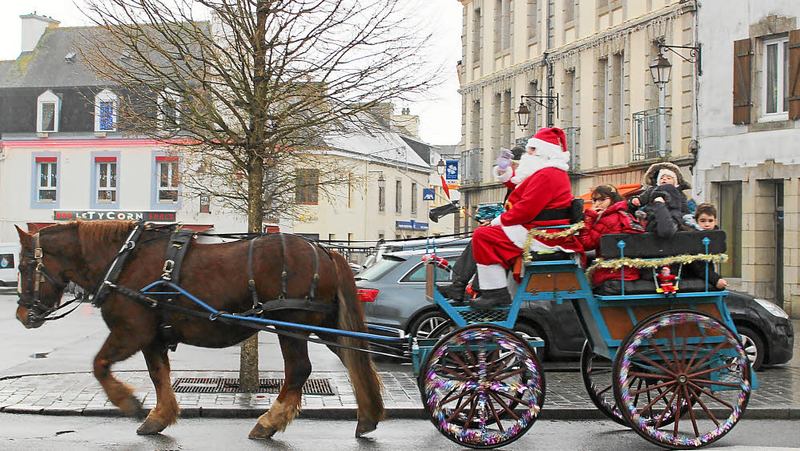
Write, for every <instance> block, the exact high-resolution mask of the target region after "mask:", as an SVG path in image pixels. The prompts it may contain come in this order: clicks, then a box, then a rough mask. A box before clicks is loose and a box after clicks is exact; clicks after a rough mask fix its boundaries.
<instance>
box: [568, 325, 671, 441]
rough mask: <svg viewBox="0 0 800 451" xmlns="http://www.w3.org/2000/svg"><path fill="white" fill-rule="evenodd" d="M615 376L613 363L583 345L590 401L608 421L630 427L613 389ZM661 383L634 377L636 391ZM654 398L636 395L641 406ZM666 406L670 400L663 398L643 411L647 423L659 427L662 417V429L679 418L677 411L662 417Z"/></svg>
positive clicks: (584, 371)
mask: <svg viewBox="0 0 800 451" xmlns="http://www.w3.org/2000/svg"><path fill="white" fill-rule="evenodd" d="M611 375H612V366H611V361H610V360H609V359H607V358H605V357H603V356H600V355H597V354H595V353H594V351H593V350H592V345H591V344H590V343H589V341H588V340H587V341H585V342H583V352H581V376H582V378H583V385H584V387H586V392H587V393H589V399H591V400H592V403H593V404H594V405H595V407H597V409H598V410H600V411H601V412H603V414H604V415H605V416H607V417H608V418H610V419H612V420H614V421H615V422H616V423H618V424H621V425H623V426H630V425H629V424H628V420H626V419H625V416H624V415H623V414H622V411H621V410H620V409H619V407H618V406H617V402H616V400H615V399H614V390H613V389H612V388H613V381H614V379H613V378H612V377H611ZM660 382H661V381H659V380H654V379H649V378H639V377H634V378H633V384H632V386H633V387H634V389H635V390H641V389H642V387H648V386H650V385H657V384H659V383H660ZM658 390H659V389H656V392H657V391H658ZM652 398H653V396H651V394H650V392H649V391H645V392H644V393H643V394H642V395H640V396H634V397H633V403H634V404H636V405H638V406H647V405H648V404H649V403H650V402H651V401H652ZM666 405H667V400H666V399H662V400H660V401H657V402H656V403H655V404H653V405H651V406H650V407H649V408H647V409H646V410H644V411H642V412H640V415H641V416H642V418H643V419H644V420H645V421H646V422H647V424H655V421H656V420H655V418H654V417H656V416H659V415H660V416H659V421H660V424H661V425H662V426H663V425H667V424H670V423H672V420H673V419H674V418H675V415H673V412H672V411H667V412H666V413H664V414H663V415H661V413H662V409H663V408H664V407H666ZM684 410H685V406H684Z"/></svg>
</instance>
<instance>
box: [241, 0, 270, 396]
mask: <svg viewBox="0 0 800 451" xmlns="http://www.w3.org/2000/svg"><path fill="white" fill-rule="evenodd" d="M267 13H268V1H267V0H259V2H258V6H257V9H256V30H255V34H254V36H253V41H254V42H253V49H254V51H255V55H253V57H254V58H253V63H254V64H253V65H254V70H253V82H254V85H255V99H256V101H255V102H253V104H252V105H250V136H249V138H250V144H251V145H250V146H249V149H248V150H249V155H248V161H247V166H248V167H247V182H248V183H247V231H248V232H250V233H261V232H262V230H261V228H262V223H263V221H264V157H263V154H262V153H261V152H262V151H263V150H264V149H262V146H263V145H259V143H263V142H264V138H265V132H266V119H267V114H266V113H267V112H266V108H265V105H264V102H262V100H263V99H264V98H265V92H264V89H265V86H264V81H265V80H264V76H265V75H266V51H267V49H266V42H265V36H266V23H267ZM239 387H240V388H241V390H242V391H245V392H249V393H255V392H257V391H258V388H259V383H258V334H255V335H253V336H252V337H250V338H248V339H247V340H245V341H244V342H242V345H241V350H240V354H239Z"/></svg>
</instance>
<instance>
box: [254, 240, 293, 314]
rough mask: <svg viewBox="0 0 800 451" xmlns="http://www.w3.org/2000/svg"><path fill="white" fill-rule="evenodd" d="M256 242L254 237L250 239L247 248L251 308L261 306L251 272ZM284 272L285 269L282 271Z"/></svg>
mask: <svg viewBox="0 0 800 451" xmlns="http://www.w3.org/2000/svg"><path fill="white" fill-rule="evenodd" d="M255 244H256V239H255V238H253V239H252V240H250V246H248V248H247V277H248V280H247V288H248V289H249V290H250V296H251V297H252V298H253V308H254V309H255V308H258V307H259V306H261V302H260V301H259V300H258V292H257V291H256V278H255V275H254V274H253V246H255ZM284 272H285V271H284Z"/></svg>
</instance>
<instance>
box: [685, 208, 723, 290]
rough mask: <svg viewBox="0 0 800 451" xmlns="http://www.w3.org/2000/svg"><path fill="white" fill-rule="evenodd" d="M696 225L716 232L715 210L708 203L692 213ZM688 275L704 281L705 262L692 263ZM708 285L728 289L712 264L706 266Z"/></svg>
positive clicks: (688, 267) (688, 268)
mask: <svg viewBox="0 0 800 451" xmlns="http://www.w3.org/2000/svg"><path fill="white" fill-rule="evenodd" d="M694 217H695V219H696V220H697V223H698V224H699V225H700V227H702V228H703V230H717V229H718V227H717V209H716V208H715V207H714V206H713V205H711V204H708V203H702V204H700V205H698V206H697V210H696V211H695V213H694ZM686 269H687V270H688V271H689V274H691V275H692V276H694V277H697V278H699V279H702V280H705V278H706V263H705V262H692V263H690V264H689V265H688V266H687V268H686ZM708 283H709V285H711V286H713V287H717V289H719V290H724V289H725V288H727V287H728V282H727V281H726V280H725V279H723V278H721V277H720V276H719V273H718V272H716V271H715V270H714V265H713V264H712V263H709V264H708Z"/></svg>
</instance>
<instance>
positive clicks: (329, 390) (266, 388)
mask: <svg viewBox="0 0 800 451" xmlns="http://www.w3.org/2000/svg"><path fill="white" fill-rule="evenodd" d="M258 382H259V388H258V390H257V391H256V393H273V394H277V393H278V392H280V389H281V387H282V386H283V383H284V379H277V378H272V379H267V378H262V379H259V380H258ZM172 389H173V390H174V391H175V393H242V390H241V389H240V387H239V378H237V377H179V378H176V379H175V381H174V382H173V383H172ZM303 394H304V395H327V396H332V395H335V394H336V393H335V392H334V391H333V387H332V386H331V382H330V379H309V380H307V381H306V383H305V384H304V385H303Z"/></svg>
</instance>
